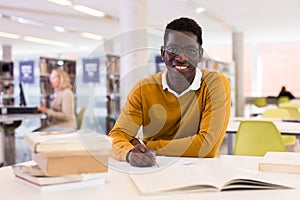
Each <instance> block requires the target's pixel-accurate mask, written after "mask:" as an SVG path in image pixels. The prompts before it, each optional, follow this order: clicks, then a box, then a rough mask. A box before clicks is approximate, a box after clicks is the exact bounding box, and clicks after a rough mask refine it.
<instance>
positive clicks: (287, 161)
mask: <svg viewBox="0 0 300 200" xmlns="http://www.w3.org/2000/svg"><path fill="white" fill-rule="evenodd" d="M258 169H259V170H260V171H264V172H281V173H296V174H299V173H300V153H299V152H267V153H266V155H265V156H264V157H263V158H262V159H261V161H260V162H259V167H258Z"/></svg>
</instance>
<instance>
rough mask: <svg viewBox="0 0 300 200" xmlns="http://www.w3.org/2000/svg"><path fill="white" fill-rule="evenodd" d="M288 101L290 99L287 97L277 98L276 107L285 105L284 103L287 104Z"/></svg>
mask: <svg viewBox="0 0 300 200" xmlns="http://www.w3.org/2000/svg"><path fill="white" fill-rule="evenodd" d="M289 101H290V99H289V98H288V97H286V96H281V97H279V98H278V100H277V105H280V104H282V103H286V102H289Z"/></svg>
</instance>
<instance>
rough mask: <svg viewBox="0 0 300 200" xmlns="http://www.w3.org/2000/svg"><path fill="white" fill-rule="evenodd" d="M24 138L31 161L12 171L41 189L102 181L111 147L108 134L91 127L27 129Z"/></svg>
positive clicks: (72, 186) (46, 189) (100, 182)
mask: <svg viewBox="0 0 300 200" xmlns="http://www.w3.org/2000/svg"><path fill="white" fill-rule="evenodd" d="M24 140H25V141H26V143H27V144H28V146H29V147H30V149H31V150H32V159H33V162H31V163H30V164H29V165H28V164H26V165H24V164H23V165H16V166H13V171H14V173H15V176H16V177H17V178H19V179H22V180H26V181H27V182H29V183H32V184H33V185H36V186H38V188H39V189H40V190H41V191H48V190H50V191H51V190H56V189H67V188H76V187H77V186H78V187H81V186H82V187H85V186H88V185H94V184H103V183H104V182H105V177H106V174H107V171H108V155H109V150H110V149H111V142H110V140H109V138H108V136H106V135H103V134H99V133H96V132H94V131H91V130H80V131H74V132H66V131H59V132H30V133H26V134H24ZM67 185H70V187H67Z"/></svg>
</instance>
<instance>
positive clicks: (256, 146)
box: [233, 120, 286, 156]
mask: <svg viewBox="0 0 300 200" xmlns="http://www.w3.org/2000/svg"><path fill="white" fill-rule="evenodd" d="M268 151H282V152H285V151H286V149H285V146H284V144H283V141H282V139H281V134H280V132H279V130H278V129H277V127H276V126H275V125H274V124H273V122H271V121H263V120H245V121H241V123H240V125H239V128H238V131H237V135H236V138H235V145H234V149H233V154H234V155H246V156H264V155H265V153H266V152H268Z"/></svg>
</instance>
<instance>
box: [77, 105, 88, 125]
mask: <svg viewBox="0 0 300 200" xmlns="http://www.w3.org/2000/svg"><path fill="white" fill-rule="evenodd" d="M85 111H86V107H82V108H81V110H80V111H79V113H78V114H77V129H78V130H79V129H81V127H82V121H83V117H84V113H85Z"/></svg>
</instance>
